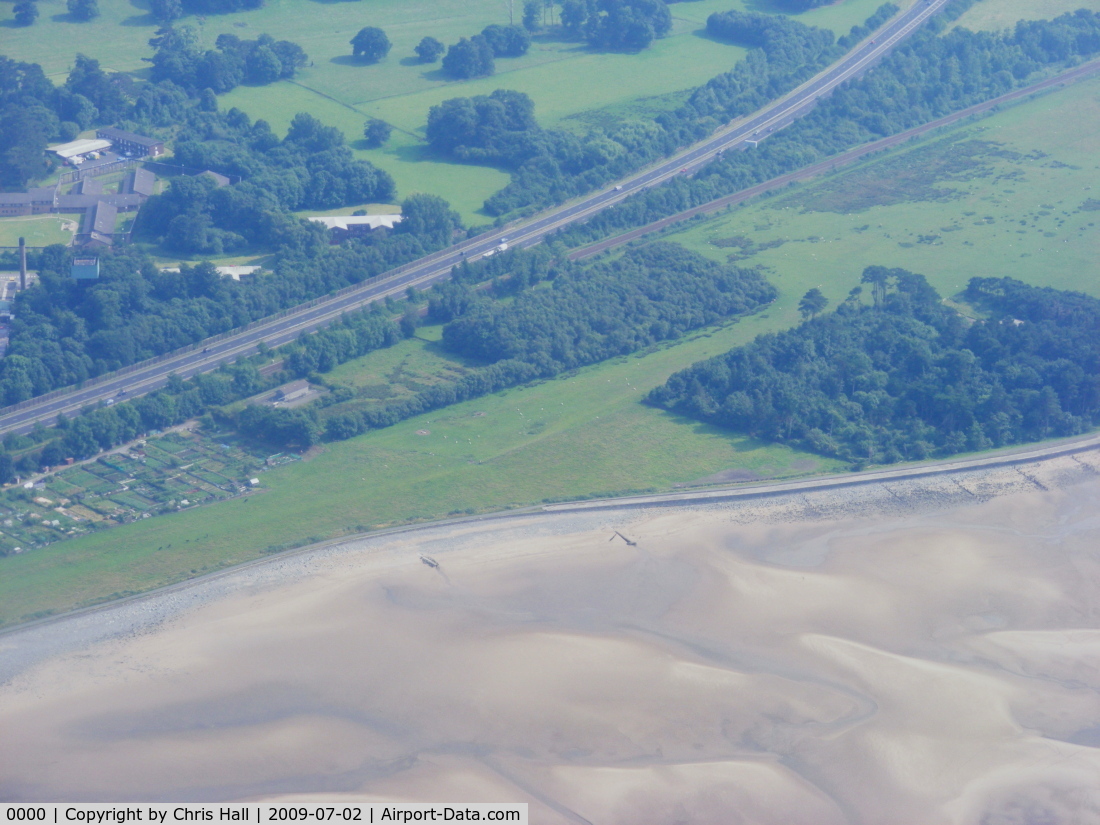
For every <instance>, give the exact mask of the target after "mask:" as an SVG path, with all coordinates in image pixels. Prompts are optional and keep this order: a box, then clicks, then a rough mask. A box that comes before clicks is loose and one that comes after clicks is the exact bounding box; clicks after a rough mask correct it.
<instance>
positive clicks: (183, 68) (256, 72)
mask: <svg viewBox="0 0 1100 825" xmlns="http://www.w3.org/2000/svg"><path fill="white" fill-rule="evenodd" d="M149 43H150V45H151V46H153V47H154V49H155V51H154V53H153V57H152V58H151V62H152V64H153V70H152V76H153V79H154V81H165V80H168V81H171V82H173V83H175V84H176V85H177V86H180V87H182V88H184V89H188V90H191V91H199V90H202V89H211V90H212V91H214V92H215V93H216V94H223V93H225V92H228V91H231V90H233V89H235V88H236V87H237V86H239V85H240V84H242V83H249V84H252V85H256V86H262V85H266V84H268V83H274V82H275V81H277V80H283V79H286V78H289V77H294V75H295V73H297V71H298V69H300V68H301V67H302V66H304V65H305V64H306V63H307V62H308V61H309V58H308V57H307V56H306V53H305V52H304V51H302V47H301V46H299V45H298V44H297V43H292V42H290V41H289V40H275V39H274V38H272V37H270V36H269V35H266V34H261V35H260V36H259V37H258V38H256V39H255V40H242V39H240V38H239V37H237V36H236V35H233V34H220V35H218V39H217V40H216V41H215V44H214V45H215V48H213V49H207V50H205V51H204V50H203V49H201V48H200V47H199V46H198V37H197V35H196V33H195V31H194V29H192V28H190V27H189V26H181V27H178V28H174V27H166V28H163V29H160V30H159V31H158V32H157V34H156V36H155V37H154V38H153V39H152V40H150V41H149Z"/></svg>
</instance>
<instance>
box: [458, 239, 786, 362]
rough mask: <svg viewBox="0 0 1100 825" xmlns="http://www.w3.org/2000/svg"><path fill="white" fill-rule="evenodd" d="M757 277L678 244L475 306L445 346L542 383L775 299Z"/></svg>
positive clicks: (661, 245)
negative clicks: (528, 367)
mask: <svg viewBox="0 0 1100 825" xmlns="http://www.w3.org/2000/svg"><path fill="white" fill-rule="evenodd" d="M775 294H776V293H775V290H774V288H773V287H772V286H771V285H770V284H768V283H767V282H766V281H765V280H764V279H763V277H761V275H760V274H759V273H758V272H756V271H755V270H742V269H737V268H736V267H733V266H728V265H727V266H720V265H718V264H715V263H713V262H711V261H709V260H708V259H706V258H703V257H702V256H701V255H698V254H697V253H693V252H689V251H687V250H686V249H684V248H683V247H681V246H679V245H677V244H671V243H655V244H652V245H650V246H646V247H642V248H639V249H632V250H630V251H628V252H627V253H626V254H625V255H623V256H622V257H621V258H620V259H618V260H616V261H614V262H612V263H606V264H596V265H593V266H590V267H587V268H584V269H578V270H575V271H574V272H563V273H562V274H560V275H558V277H556V278H555V279H554V280H553V282H552V288H550V289H539V290H529V291H526V292H524V293H523V294H521V295H520V296H519V297H518V298H516V300H515V301H513V302H510V303H506V304H500V303H495V304H494V303H490V302H487V301H482V302H477V303H475V304H474V305H473V306H471V307H470V308H469V309H468V310H467V311H466V313H465V314H463V315H462V316H461V317H459V318H457V319H455V320H454V321H451V322H450V323H449V324H447V325H446V326H445V327H444V328H443V345H444V346H445V347H446V348H447V349H449V350H451V351H452V352H456V353H460V354H462V355H465V356H467V357H471V358H476V359H478V360H481V361H487V362H490V363H492V362H496V361H501V360H508V359H512V360H517V361H523V362H525V363H528V364H532V365H534V366H536V367H537V368H538V369H539V373H540V374H541V375H544V376H547V377H549V376H551V375H556V374H557V373H559V372H562V371H564V370H569V369H574V368H576V367H580V366H584V365H585V364H591V363H595V362H596V361H602V360H604V359H607V358H612V357H614V356H616V355H624V354H626V353H630V352H635V351H636V350H639V349H641V348H643V347H646V346H649V345H650V344H652V343H655V342H657V341H663V340H669V339H674V338H679V337H680V336H682V335H683V334H684V333H685V332H687V331H688V330H691V329H696V328H698V327H701V326H706V325H707V324H712V323H714V322H716V321H718V320H720V319H722V318H727V317H730V316H733V315H740V314H742V313H745V312H748V311H751V310H753V309H756V308H758V307H759V306H761V305H762V304H764V303H767V302H768V301H771V300H773V299H774V298H775Z"/></svg>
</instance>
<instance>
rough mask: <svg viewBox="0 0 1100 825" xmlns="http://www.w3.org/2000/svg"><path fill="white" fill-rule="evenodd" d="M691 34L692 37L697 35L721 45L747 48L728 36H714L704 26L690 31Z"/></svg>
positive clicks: (701, 38)
mask: <svg viewBox="0 0 1100 825" xmlns="http://www.w3.org/2000/svg"><path fill="white" fill-rule="evenodd" d="M691 35H692V37H698V38H699V39H700V40H709V41H710V42H711V43H718V44H720V45H722V46H737V47H740V48H748V47H746V46H743V45H742V44H740V43H738V42H736V41H734V40H730V39H729V38H726V37H715V36H714V35H713V34H711V33H710V32H708V31H707V30H706V27H704V28H701V29H696V30H695V31H693V32H691Z"/></svg>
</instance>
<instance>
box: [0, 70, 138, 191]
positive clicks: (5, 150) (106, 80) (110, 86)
mask: <svg viewBox="0 0 1100 825" xmlns="http://www.w3.org/2000/svg"><path fill="white" fill-rule="evenodd" d="M133 86H134V84H133V81H132V80H131V79H130V77H129V76H128V75H123V74H117V73H112V74H108V73H107V72H105V71H103V69H102V68H101V67H100V65H99V61H98V60H93V59H92V58H90V57H86V56H84V55H83V54H78V55H77V56H76V59H75V61H74V62H73V68H72V70H71V71H70V72H69V75H68V77H67V78H66V80H65V83H64V84H63V85H62V86H59V87H55V86H54V84H53V82H52V81H51V80H50V79H49V78H47V77H46V75H45V73H44V72H43V71H42V67H41V66H39V65H38V64H37V63H22V62H20V61H16V60H11V59H10V58H7V57H4V56H0V185H3V186H5V187H9V188H23V187H25V186H26V185H27V184H28V183H30V182H32V181H34V180H35V179H37V178H40V177H43V176H44V175H47V174H49V172H50V171H51V170H52V169H53V163H54V161H53V160H52V159H50V158H47V157H46V156H45V149H46V145H47V144H48V143H49V142H50V141H53V140H72V139H73V138H74V137H76V135H77V134H78V133H79V132H80V131H81V130H82V129H87V128H88V127H90V126H93V125H96V124H99V123H106V122H111V121H113V120H115V119H116V118H118V117H120V116H122V115H123V114H124V113H125V112H126V111H127V110H128V108H129V106H130V101H129V98H130V96H131V95H132V94H133Z"/></svg>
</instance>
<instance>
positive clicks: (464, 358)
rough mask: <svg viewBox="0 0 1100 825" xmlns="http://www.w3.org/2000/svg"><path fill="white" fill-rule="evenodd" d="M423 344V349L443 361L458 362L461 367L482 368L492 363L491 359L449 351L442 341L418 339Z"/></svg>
mask: <svg viewBox="0 0 1100 825" xmlns="http://www.w3.org/2000/svg"><path fill="white" fill-rule="evenodd" d="M419 340H420V341H421V343H422V344H423V347H424V349H425V350H427V351H428V352H430V353H431V354H432V355H434V356H435V357H436V358H439V359H441V360H443V361H450V362H451V363H453V364H458V365H459V366H461V367H465V368H466V369H468V370H476V369H482V368H484V367H488V366H490V365H491V364H492V362H491V361H482V360H481V359H479V358H471V357H470V356H468V355H462V354H460V353H457V352H451V351H450V350H449V349H447V348H446V347H444V346H443V342H442V341H426V340H424V339H423V338H421V339H419Z"/></svg>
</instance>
